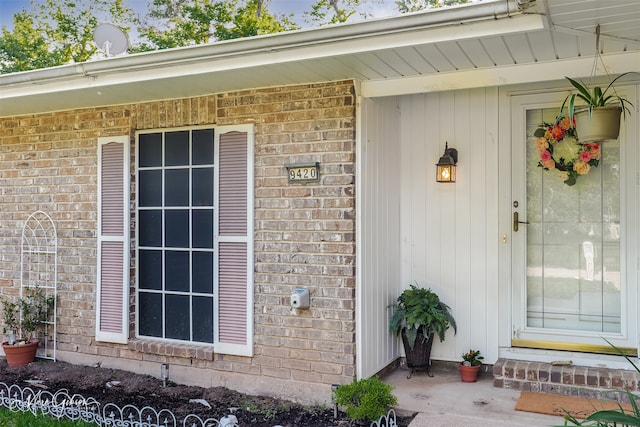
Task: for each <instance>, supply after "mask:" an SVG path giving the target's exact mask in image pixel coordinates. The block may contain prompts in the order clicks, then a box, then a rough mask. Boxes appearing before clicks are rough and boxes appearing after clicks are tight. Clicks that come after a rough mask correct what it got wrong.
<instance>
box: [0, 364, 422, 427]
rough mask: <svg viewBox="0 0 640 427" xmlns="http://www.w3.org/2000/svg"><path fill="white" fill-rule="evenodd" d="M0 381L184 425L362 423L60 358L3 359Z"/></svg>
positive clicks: (321, 426) (328, 410) (321, 410)
mask: <svg viewBox="0 0 640 427" xmlns="http://www.w3.org/2000/svg"><path fill="white" fill-rule="evenodd" d="M33 380H36V382H35V383H34V382H33ZM27 381H30V383H29V382H27ZM0 382H4V383H5V384H7V385H9V386H10V385H12V384H16V385H18V386H20V387H27V386H30V387H31V388H33V389H34V390H37V388H43V389H46V390H47V391H49V392H52V393H55V392H56V391H58V390H60V389H66V390H67V391H68V393H69V394H70V395H71V394H75V393H77V394H81V395H82V396H83V397H85V398H89V397H92V398H94V399H96V400H97V401H98V402H100V403H101V405H104V404H106V403H115V404H116V405H118V406H120V407H123V406H124V405H127V404H132V405H135V406H137V407H138V408H142V407H144V406H151V407H152V408H154V409H156V410H157V411H159V410H161V409H170V410H171V411H173V413H174V414H175V415H176V417H178V419H179V424H180V425H182V418H183V417H184V416H186V415H188V414H191V413H193V414H196V415H198V416H200V417H201V418H202V419H206V418H215V419H219V418H221V417H223V416H225V415H228V414H229V413H230V412H231V411H233V412H234V415H235V416H236V417H237V418H238V424H239V426H240V427H245V426H256V427H273V426H276V425H281V426H283V427H304V426H309V427H316V426H317V427H350V426H355V425H357V424H355V423H353V422H352V421H350V420H349V419H348V418H347V417H346V415H345V414H344V413H343V412H341V411H339V412H338V418H334V409H333V408H332V407H310V406H303V405H299V404H296V403H293V402H289V401H286V400H281V399H275V398H271V397H265V396H251V395H246V394H242V393H238V392H236V391H233V390H230V389H227V388H224V387H212V388H202V387H192V386H185V385H178V384H173V383H171V382H169V383H168V384H167V387H163V384H162V381H161V380H159V379H157V378H154V377H152V376H149V375H139V374H133V373H131V372H127V371H121V370H117V369H107V368H101V367H92V366H78V365H71V364H68V363H65V362H59V361H58V362H52V361H48V360H37V361H36V362H33V363H31V364H30V365H28V366H24V367H9V366H7V362H6V360H5V359H4V358H0ZM34 384H37V385H34ZM194 399H204V400H205V401H206V402H207V403H208V404H209V405H210V406H211V408H210V409H209V408H207V407H206V406H205V405H203V404H202V403H198V402H191V403H190V402H189V401H190V400H194ZM230 408H236V409H230ZM411 419H412V417H410V416H403V417H398V419H397V422H398V426H399V427H406V426H407V425H408V424H409V422H410V421H411ZM366 425H367V426H368V425H369V424H368V423H367V424H366Z"/></svg>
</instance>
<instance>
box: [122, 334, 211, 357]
mask: <svg viewBox="0 0 640 427" xmlns="http://www.w3.org/2000/svg"><path fill="white" fill-rule="evenodd" d="M128 345H129V350H132V351H138V352H140V353H146V354H155V355H158V356H171V357H184V358H187V359H198V360H213V356H214V354H215V352H214V350H213V344H195V343H185V344H181V343H176V342H169V341H163V340H154V339H152V338H134V339H132V340H129V343H128Z"/></svg>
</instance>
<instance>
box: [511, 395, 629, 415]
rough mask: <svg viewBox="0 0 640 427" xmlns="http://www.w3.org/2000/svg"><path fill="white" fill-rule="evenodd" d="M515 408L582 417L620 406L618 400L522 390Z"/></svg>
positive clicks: (624, 406) (625, 407)
mask: <svg viewBox="0 0 640 427" xmlns="http://www.w3.org/2000/svg"><path fill="white" fill-rule="evenodd" d="M620 405H622V407H623V408H624V410H625V411H627V410H629V411H632V408H631V405H630V404H628V403H620ZM515 409H516V411H523V412H535V413H538V414H547V415H558V416H561V417H564V416H565V415H566V413H567V412H568V413H570V414H571V415H572V416H574V417H575V418H580V419H584V418H586V417H588V416H589V415H591V414H593V413H594V412H596V411H601V410H603V409H614V410H619V409H620V407H619V406H618V402H613V401H610V400H598V399H587V398H586V397H574V396H563V395H560V394H552V393H536V392H533V391H523V392H521V393H520V399H518V402H517V403H516V408H515ZM565 411H566V412H565Z"/></svg>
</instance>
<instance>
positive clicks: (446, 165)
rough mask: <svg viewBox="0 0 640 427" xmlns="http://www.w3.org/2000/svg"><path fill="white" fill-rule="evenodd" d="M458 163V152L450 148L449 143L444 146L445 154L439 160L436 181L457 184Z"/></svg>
mask: <svg viewBox="0 0 640 427" xmlns="http://www.w3.org/2000/svg"><path fill="white" fill-rule="evenodd" d="M456 163H458V150H456V149H455V148H449V146H448V143H446V142H445V144H444V154H443V155H442V157H440V160H438V163H437V164H436V166H437V167H438V169H437V171H436V181H438V182H456Z"/></svg>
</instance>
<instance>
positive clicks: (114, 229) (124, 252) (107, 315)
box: [96, 136, 129, 344]
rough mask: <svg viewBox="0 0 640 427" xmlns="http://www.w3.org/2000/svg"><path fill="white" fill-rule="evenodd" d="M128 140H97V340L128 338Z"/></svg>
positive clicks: (123, 137) (112, 340)
mask: <svg viewBox="0 0 640 427" xmlns="http://www.w3.org/2000/svg"><path fill="white" fill-rule="evenodd" d="M128 187H129V137H128V136H120V137H106V138H99V139H98V192H99V194H98V263H97V264H98V274H97V303H96V307H97V314H96V340H97V341H107V342H116V343H123V344H124V343H126V342H127V339H128V337H129V323H128V321H127V318H128V311H127V309H128V300H129V279H128V278H129V239H128V230H129V188H128Z"/></svg>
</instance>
